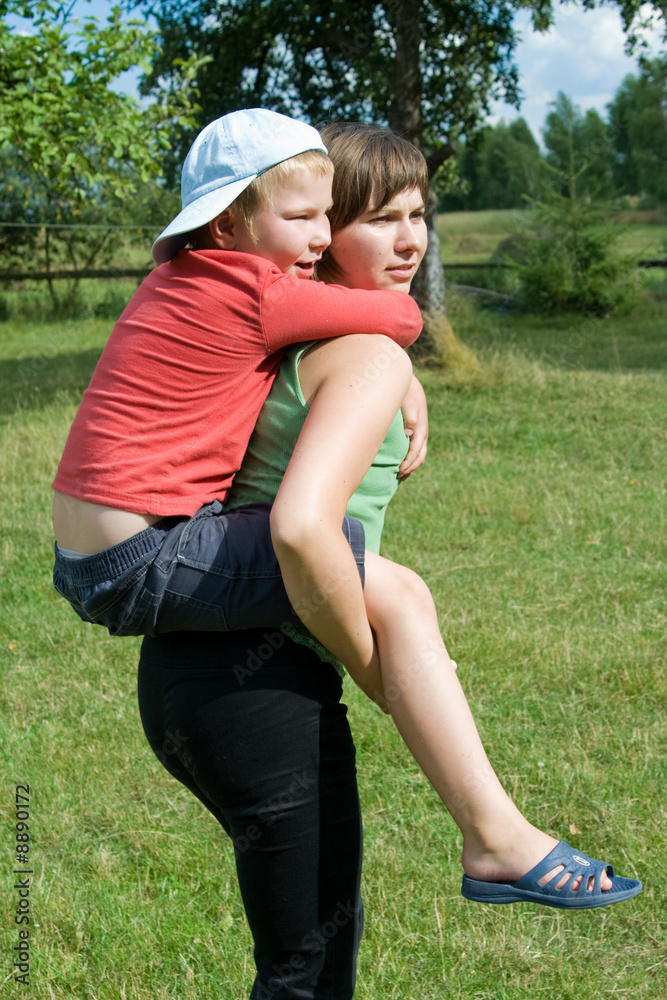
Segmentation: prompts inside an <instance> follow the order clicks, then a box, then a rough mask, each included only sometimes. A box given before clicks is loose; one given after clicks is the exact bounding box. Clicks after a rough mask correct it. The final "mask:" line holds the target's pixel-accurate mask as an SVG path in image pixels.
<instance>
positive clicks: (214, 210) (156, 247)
mask: <svg viewBox="0 0 667 1000" xmlns="http://www.w3.org/2000/svg"><path fill="white" fill-rule="evenodd" d="M256 177H257V174H252V175H251V176H250V177H243V178H242V179H241V180H236V181H232V182H231V183H230V184H225V185H224V186H223V187H220V188H216V190H215V191H209V192H208V194H204V195H202V196H201V198H197V200H196V201H193V202H192V203H191V204H190V205H187V206H186V207H185V208H184V209H183V210H182V211H181V212H179V213H178V215H177V216H176V218H175V219H173V220H172V221H171V222H170V223H169V225H168V226H167V228H166V229H164V230H163V231H162V232H161V233H160V235H159V236H158V238H157V239H156V240H155V242H154V243H153V248H152V254H153V260H154V261H155V263H156V264H164V263H165V262H166V261H168V260H171V258H172V257H174V256H175V255H176V254H177V253H178V251H179V250H180V249H181V248H182V247H184V246H185V245H186V243H187V242H188V239H189V234H190V233H191V232H192V230H193V229H199V227H200V226H203V225H204V224H205V223H207V222H210V221H211V219H215V217H216V215H219V214H220V212H224V210H225V209H226V208H229V206H230V205H231V203H232V202H233V201H234V199H235V198H238V196H239V195H240V194H241V192H242V191H245V189H246V188H247V187H248V185H249V184H250V183H251V182H252V181H254V180H255V178H256Z"/></svg>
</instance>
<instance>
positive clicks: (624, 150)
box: [609, 59, 667, 205]
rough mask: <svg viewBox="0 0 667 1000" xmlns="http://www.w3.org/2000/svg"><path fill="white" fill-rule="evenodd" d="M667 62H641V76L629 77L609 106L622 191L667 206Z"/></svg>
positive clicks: (655, 60) (617, 178)
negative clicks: (666, 122)
mask: <svg viewBox="0 0 667 1000" xmlns="http://www.w3.org/2000/svg"><path fill="white" fill-rule="evenodd" d="M666 109H667V63H665V61H664V60H662V59H654V60H645V61H643V62H642V63H641V68H640V73H639V76H638V77H635V76H633V75H630V76H626V78H625V80H624V81H623V84H622V85H621V87H620V89H619V90H618V92H617V93H616V96H615V97H614V100H613V101H612V102H611V104H610V105H609V121H610V125H611V132H612V135H613V142H614V151H615V163H614V179H615V182H616V186H617V188H618V189H619V191H620V192H621V193H623V194H628V195H639V196H640V197H642V198H643V199H644V200H645V201H647V202H649V203H652V204H662V205H664V204H667V170H666V169H665V164H667V127H666V125H665V111H666Z"/></svg>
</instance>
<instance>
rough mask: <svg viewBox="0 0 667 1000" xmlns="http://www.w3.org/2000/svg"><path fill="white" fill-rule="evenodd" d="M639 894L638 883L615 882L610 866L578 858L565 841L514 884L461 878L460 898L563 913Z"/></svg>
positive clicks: (576, 852)
mask: <svg viewBox="0 0 667 1000" xmlns="http://www.w3.org/2000/svg"><path fill="white" fill-rule="evenodd" d="M559 865H563V870H562V871H559V872H558V874H557V875H554V877H553V878H552V879H551V880H550V881H549V882H547V883H546V884H545V885H540V879H541V878H543V877H544V876H545V875H546V874H547V872H550V871H551V870H552V869H553V868H557V867H558V866H559ZM604 871H606V872H607V874H608V875H609V877H610V878H611V879H612V881H613V885H612V888H611V889H606V890H605V891H604V892H603V891H602V889H601V888H600V880H601V878H602V873H603V872H604ZM564 875H569V878H568V881H567V882H566V884H565V885H564V886H563V888H562V889H557V888H556V886H557V884H558V883H559V882H560V880H561V879H562V878H563V876H564ZM592 875H594V876H595V883H594V886H593V888H592V889H591V890H589V889H588V881H589V879H590V878H591V876H592ZM579 876H581V884H580V886H579V888H578V889H573V888H572V885H573V883H574V881H575V879H577V878H578V877H579ZM641 891H642V884H641V882H640V881H639V879H636V878H620V877H619V878H614V869H613V868H612V867H611V865H607V864H605V862H604V861H596V860H595V859H594V858H589V857H588V855H587V854H580V853H579V852H578V851H575V850H574V849H573V848H572V847H570V845H569V844H567V843H566V842H565V841H564V840H561V842H560V843H559V844H557V845H556V847H554V849H553V851H550V852H549V854H547V856H546V858H544V860H543V861H540V863H539V864H538V865H535V867H534V868H531V870H530V871H529V872H528V873H527V874H526V875H524V876H523V878H520V879H518V880H517V881H516V882H505V883H503V882H478V881H476V880H475V879H472V878H468V876H467V875H464V876H463V883H462V885H461V895H462V896H465V898H466V899H471V900H473V902H475V903H541V904H542V905H543V906H555V907H558V908H559V909H566V910H585V909H591V908H592V907H594V906H608V905H609V904H610V903H620V902H621V900H623V899H631V898H632V897H633V896H637V895H638V894H639V893H640V892H641Z"/></svg>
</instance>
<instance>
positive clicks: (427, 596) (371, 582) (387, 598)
mask: <svg viewBox="0 0 667 1000" xmlns="http://www.w3.org/2000/svg"><path fill="white" fill-rule="evenodd" d="M365 590H366V593H367V594H368V596H369V598H370V599H371V600H372V601H373V604H374V605H375V607H377V608H382V610H383V612H384V613H385V614H386V613H396V614H397V615H405V614H406V613H407V614H409V613H410V609H411V608H423V607H424V603H425V602H429V603H432V601H433V598H432V597H431V592H430V590H429V589H428V586H427V585H426V583H425V582H424V581H423V580H422V578H421V577H420V576H419V575H418V574H417V573H415V572H414V571H413V570H411V569H408V567H407V566H401V565H399V564H398V563H393V562H389V561H388V560H380V559H378V560H377V561H374V560H371V559H369V558H367V560H366V587H365Z"/></svg>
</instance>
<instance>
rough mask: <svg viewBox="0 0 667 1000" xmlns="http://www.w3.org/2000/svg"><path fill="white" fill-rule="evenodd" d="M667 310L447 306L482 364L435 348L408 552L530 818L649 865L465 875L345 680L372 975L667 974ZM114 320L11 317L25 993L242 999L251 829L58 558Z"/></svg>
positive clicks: (7, 793) (367, 969) (487, 735)
mask: <svg viewBox="0 0 667 1000" xmlns="http://www.w3.org/2000/svg"><path fill="white" fill-rule="evenodd" d="M666 316H667V310H666V309H665V302H664V300H661V299H660V298H658V297H655V296H654V297H647V298H646V300H645V302H644V303H643V305H642V306H641V308H640V309H639V310H637V312H636V313H634V314H633V315H632V316H630V317H626V318H625V319H623V320H615V321H611V320H607V321H602V320H582V319H581V318H574V317H569V318H561V319H559V320H558V321H557V322H556V321H552V322H546V321H540V322H539V323H538V322H537V321H535V320H531V319H530V318H529V317H526V316H523V317H519V316H513V315H511V314H503V313H492V312H480V311H476V310H475V309H474V308H473V307H472V306H471V305H469V304H468V303H467V302H464V301H458V302H456V301H455V302H454V303H453V311H452V320H453V323H454V327H455V329H456V330H457V332H458V333H459V335H460V336H461V337H462V339H463V340H464V341H465V342H466V343H468V344H470V345H471V346H472V347H474V349H475V350H476V351H477V353H478V357H479V358H480V361H481V362H482V366H483V372H484V376H483V377H480V379H479V380H478V381H477V383H476V384H473V385H471V386H470V385H469V386H467V387H465V388H462V387H458V388H457V387H456V380H455V379H453V380H452V379H451V378H450V379H446V378H445V377H444V376H443V375H440V374H437V373H435V372H425V373H423V379H424V382H425V385H426V388H427V392H428V397H429V404H430V415H431V437H430V450H429V457H428V463H427V466H426V467H425V468H424V469H423V470H421V471H420V472H419V473H418V474H417V475H416V476H415V477H414V478H413V479H412V480H411V481H409V482H408V483H406V484H405V485H404V486H402V487H401V488H400V489H399V491H398V494H397V497H396V500H395V501H394V503H393V504H392V507H391V509H390V512H389V517H388V523H387V530H386V544H385V554H386V555H388V556H389V557H392V558H396V559H398V560H400V561H403V562H406V563H407V564H409V565H411V566H412V567H413V568H414V569H416V570H417V571H418V572H419V573H421V574H422V575H423V576H424V578H425V579H426V580H427V581H428V583H429V585H430V587H431V589H432V591H433V593H434V595H435V598H436V603H437V606H438V610H439V615H440V620H441V625H442V630H443V634H444V635H445V638H446V641H447V644H448V648H449V649H450V652H451V653H452V655H453V656H454V657H455V658H456V660H457V661H458V663H459V672H460V676H461V679H462V682H463V685H464V688H465V689H466V691H467V693H468V696H469V699H470V702H471V705H472V707H473V711H474V713H475V716H476V718H477V720H478V723H479V726H480V730H481V732H482V734H483V739H484V741H485V744H486V746H487V748H488V751H489V755H490V757H491V760H492V762H493V763H494V765H495V767H496V769H497V771H498V772H499V774H500V775H501V777H502V780H503V781H504V783H505V785H506V787H507V788H508V790H509V791H510V792H511V794H512V795H513V796H514V797H515V800H516V801H517V803H518V804H519V806H520V808H521V809H522V810H523V811H524V812H525V813H526V814H527V815H528V816H529V818H530V819H531V820H532V821H533V822H535V823H536V824H538V825H541V826H542V827H543V828H544V829H546V830H548V831H549V832H551V833H553V834H554V835H557V836H559V837H563V838H565V839H568V840H569V841H570V842H571V843H573V844H574V845H575V846H576V847H579V848H580V849H581V850H583V851H585V852H586V853H589V854H593V855H596V856H599V857H600V856H601V857H604V858H606V859H608V860H610V861H611V862H613V863H614V864H615V865H616V867H617V870H618V871H619V872H620V873H621V874H625V875H628V876H635V875H637V876H638V877H640V878H642V879H643V880H644V882H645V889H644V892H643V893H642V895H641V896H639V897H638V898H637V899H636V900H634V901H632V902H629V903H624V904H620V905H618V906H613V907H608V908H604V909H601V910H595V911H591V912H588V913H580V914H576V913H567V912H560V911H556V910H547V909H539V908H537V907H531V906H529V905H523V904H522V905H520V906H514V907H497V908H494V907H487V908H484V907H482V906H479V905H475V904H473V903H468V902H466V901H465V900H464V899H463V898H462V897H461V896H460V895H459V885H460V877H461V869H460V864H459V860H458V855H459V850H460V844H459V838H458V834H457V831H456V828H455V827H454V825H453V823H452V822H451V820H450V819H449V817H448V816H447V814H446V813H445V812H444V810H443V808H442V807H441V805H440V804H439V801H438V800H437V798H436V796H435V794H434V793H433V792H432V790H431V789H430V787H429V786H428V784H427V782H426V781H425V779H423V778H422V777H421V775H420V773H419V772H418V771H417V769H416V767H415V765H414V764H413V762H412V761H411V758H410V757H409V754H408V753H407V751H406V750H405V748H404V747H403V745H402V743H401V741H400V739H399V738H398V737H397V735H396V732H395V731H394V730H393V728H392V725H391V723H390V722H389V721H388V720H386V719H385V718H384V717H382V716H380V715H379V713H378V712H377V711H376V710H375V709H374V707H373V706H371V705H370V703H368V702H366V701H364V699H363V696H361V695H359V694H358V693H357V691H356V689H354V688H353V687H351V686H348V688H347V695H348V702H349V705H350V714H351V720H352V726H353V729H354V732H355V736H356V741H357V746H358V766H359V781H360V787H361V794H362V800H363V807H364V814H365V836H366V856H365V875H364V884H363V895H364V900H365V905H366V930H365V935H364V941H363V946H362V952H361V958H360V970H359V983H358V989H357V996H358V997H359V998H360V1000H380V998H382V1000H389V998H391V1000H445V998H446V1000H459V998H460V1000H464V998H465V1000H473V998H474V1000H537V998H541V997H544V998H548V1000H599V998H616V997H625V996H627V997H632V998H633V1000H648V998H659V997H664V996H665V995H666V994H667V991H666V990H665V985H664V984H665V969H666V966H665V959H666V945H667V926H666V923H667V920H666V918H667V911H666V908H665V893H664V885H665V882H666V879H667V862H666V853H665V835H664V830H665V822H666V816H665V787H666V786H665V750H666V739H665V708H666V707H667V706H666V704H665V703H666V694H667V681H666V675H667V671H666V669H665V667H666V663H665V660H666V656H665V653H666V643H665V635H666V627H667V614H666V603H665V593H666V581H667V571H666V553H665V541H666V538H667V525H666V523H665V492H666V486H665V484H666V479H667V477H666V475H665V471H666V469H667V453H666V452H667V448H666V428H667V404H666V398H667V397H666V389H667V385H666V379H665V368H666V365H667V338H665V328H666V325H667V324H666ZM110 326H111V321H110V320H109V319H95V318H89V319H73V320H71V321H67V322H63V323H48V322H38V321H37V320H34V319H33V320H32V321H30V322H26V321H22V322H18V321H11V320H10V321H9V322H6V323H4V324H2V325H1V326H0V385H1V387H2V393H1V397H0V398H1V399H2V450H1V452H0V481H1V483H2V503H3V511H2V522H1V527H0V533H1V539H2V542H1V544H2V561H1V564H0V573H1V576H2V602H1V603H0V649H1V651H2V663H3V671H2V712H1V713H0V746H1V750H0V753H1V755H2V773H3V786H2V787H3V794H2V801H1V803H0V804H1V806H2V816H3V823H2V827H1V835H2V838H3V840H2V844H3V851H2V856H3V857H4V859H5V860H4V884H5V893H4V899H5V906H4V918H3V923H2V938H1V945H2V949H3V966H2V981H3V984H4V986H5V990H6V993H5V995H7V996H9V995H14V994H16V995H17V996H24V995H30V996H33V997H36V998H40V1000H42V998H44V1000H47V998H48V1000H61V998H73V1000H119V998H120V1000H193V998H198V1000H243V998H244V997H247V995H248V990H249V984H250V982H251V981H252V958H251V952H250V937H249V933H248V930H247V928H246V925H245V920H244V916H243V911H242V907H241V904H240V901H239V897H238V893H237V889H236V886H235V874H234V864H233V856H232V851H231V849H230V846H229V844H228V843H227V842H226V840H225V837H224V835H223V834H222V832H221V831H220V830H219V829H218V828H217V826H216V824H215V822H214V821H213V820H212V819H211V818H210V816H209V815H208V814H207V813H206V812H205V811H204V809H203V808H202V807H201V806H200V805H199V804H198V803H197V802H196V801H195V800H194V799H193V798H192V797H191V796H190V794H189V793H188V792H186V791H185V790H184V789H181V787H180V786H179V785H177V784H176V782H174V781H173V780H172V779H171V778H170V777H169V776H168V775H167V774H166V772H165V771H164V770H163V769H162V768H161V767H160V765H159V764H158V762H157V761H156V760H155V759H154V758H153V757H152V755H151V754H150V752H149V751H148V749H147V746H146V744H145V741H144V737H143V733H142V731H141V727H140V723H139V718H138V712H137V705H136V694H135V670H136V662H137V654H138V641H137V640H134V639H122V640H119V639H111V638H110V637H108V636H106V635H105V634H103V632H102V630H101V629H95V628H92V627H89V626H84V625H83V624H82V623H81V622H79V620H78V619H77V618H76V617H75V615H74V613H73V612H72V611H71V610H70V609H69V608H68V607H67V606H66V605H65V604H64V602H63V601H62V600H61V599H60V598H58V597H57V595H56V594H55V592H54V591H53V590H52V587H51V582H50V572H51V546H52V540H51V529H50V488H49V484H50V481H51V479H52V477H53V474H54V471H55V466H56V463H57V460H58V458H59V454H60V451H61V449H62V446H63V443H64V440H65V436H66V433H67V429H68V426H69V423H70V421H71V419H72V417H73V415H74V412H75V409H76V406H77V403H78V400H79V398H80V395H81V392H82V390H83V388H84V387H85V385H86V383H87V381H88V379H89V377H90V374H91V372H92V369H93V367H94V364H95V361H96V358H97V357H98V355H99V352H100V350H101V348H102V346H103V343H104V341H105V339H106V337H107V336H108V333H109V330H110ZM26 784H29V786H30V813H31V815H30V838H31V840H30V847H31V851H30V862H31V864H30V868H31V870H32V871H33V872H34V874H33V875H32V876H31V878H32V882H31V895H30V919H31V924H30V928H29V929H30V951H31V954H32V959H31V966H30V986H29V988H28V989H27V990H24V988H23V986H22V984H20V983H15V982H14V980H13V976H14V973H13V969H12V962H13V957H12V956H13V954H14V952H13V948H14V946H15V945H17V944H18V943H19V938H18V932H19V929H20V928H19V926H17V925H16V924H15V923H14V915H15V911H16V910H17V907H18V905H19V897H18V890H16V889H13V888H12V886H13V885H14V882H13V878H14V876H13V874H12V872H13V869H14V867H16V866H15V865H14V863H13V858H14V855H15V848H16V827H15V823H16V811H15V797H14V791H15V786H17V785H26Z"/></svg>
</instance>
